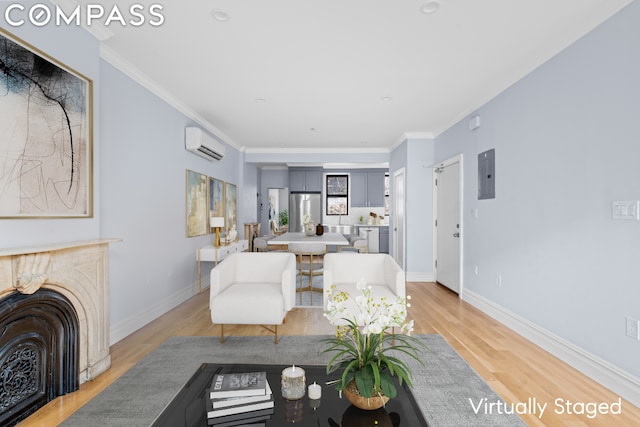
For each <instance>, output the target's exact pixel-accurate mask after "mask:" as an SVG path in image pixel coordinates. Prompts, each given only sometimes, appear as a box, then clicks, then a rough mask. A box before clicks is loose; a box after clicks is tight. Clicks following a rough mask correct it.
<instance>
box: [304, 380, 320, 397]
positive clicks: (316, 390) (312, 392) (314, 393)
mask: <svg viewBox="0 0 640 427" xmlns="http://www.w3.org/2000/svg"><path fill="white" fill-rule="evenodd" d="M307 395H308V396H309V399H314V400H317V399H320V398H321V397H322V387H320V384H316V382H315V381H314V382H313V384H310V385H309V390H308V392H307Z"/></svg>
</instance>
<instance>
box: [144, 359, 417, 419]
mask: <svg viewBox="0 0 640 427" xmlns="http://www.w3.org/2000/svg"><path fill="white" fill-rule="evenodd" d="M285 367H286V366H283V365H255V364H250V365H248V364H214V363H203V364H202V365H201V366H200V368H198V370H197V371H196V372H195V373H194V374H193V376H192V377H191V378H190V379H189V381H187V383H186V384H185V385H184V386H183V387H182V389H181V390H180V391H179V392H178V394H177V395H176V396H175V397H174V399H173V400H172V401H171V402H170V403H169V404H168V405H167V407H166V408H165V409H164V411H162V413H161V414H160V415H159V416H158V418H156V420H155V421H154V423H153V424H152V425H153V426H154V427H161V426H162V427H180V426H184V427H192V426H193V427H195V426H198V427H205V426H207V416H206V396H205V393H206V389H207V388H208V387H210V386H211V382H212V380H213V376H214V375H215V374H219V373H231V372H258V371H265V372H266V373H267V379H268V380H269V385H271V388H272V390H273V397H274V399H275V408H274V409H275V411H274V413H273V415H271V419H270V420H268V421H266V425H267V426H269V427H280V426H285V425H288V424H293V425H296V426H302V427H349V426H361V425H362V426H365V425H366V426H369V425H374V421H378V424H377V425H378V426H379V427H427V426H428V424H427V422H426V421H425V419H424V417H423V416H422V413H421V411H420V408H419V407H418V405H417V403H416V401H415V399H414V398H413V395H412V394H411V390H410V389H409V388H408V387H407V386H406V384H405V385H403V386H402V387H400V386H398V384H397V383H396V387H397V389H398V395H397V396H396V397H395V398H394V399H391V400H390V401H389V402H388V403H387V405H386V407H385V408H382V409H379V410H376V411H363V410H360V409H358V408H356V407H355V406H352V405H351V404H350V403H349V401H348V400H346V398H342V399H341V398H340V397H339V394H338V392H337V391H336V389H335V388H334V387H333V386H332V385H331V386H327V385H325V383H326V382H327V381H330V380H333V379H335V378H336V377H337V374H330V375H327V373H326V367H325V366H309V365H307V366H305V365H301V367H302V368H304V370H305V372H306V378H307V385H309V384H312V383H313V382H314V381H315V382H316V383H318V384H320V385H322V399H320V401H319V405H317V403H318V402H317V401H312V400H310V399H309V398H308V397H307V396H306V395H305V397H303V398H302V399H300V400H296V401H288V400H286V399H284V398H283V397H282V394H281V390H280V375H281V373H282V370H283V369H284V368H285ZM316 406H317V407H316Z"/></svg>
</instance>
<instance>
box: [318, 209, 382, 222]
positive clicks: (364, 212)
mask: <svg viewBox="0 0 640 427" xmlns="http://www.w3.org/2000/svg"><path fill="white" fill-rule="evenodd" d="M370 212H373V213H375V214H376V215H378V216H381V215H384V208H349V215H342V218H341V220H340V222H341V223H342V224H360V217H361V216H362V224H367V221H368V219H369V213H370ZM338 221H339V218H338V216H335V215H326V214H324V213H323V217H322V222H323V223H324V224H338ZM380 224H383V225H388V224H389V217H388V216H385V217H384V219H382V220H381V221H380Z"/></svg>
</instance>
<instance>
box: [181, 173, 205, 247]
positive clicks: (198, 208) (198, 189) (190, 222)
mask: <svg viewBox="0 0 640 427" xmlns="http://www.w3.org/2000/svg"><path fill="white" fill-rule="evenodd" d="M208 180H209V179H208V177H207V176H206V175H204V174H201V173H198V172H194V171H192V170H189V169H187V170H186V173H185V182H186V188H185V193H186V203H185V217H186V229H187V237H196V236H202V235H205V234H209V215H208V213H209V208H208V206H207V192H208Z"/></svg>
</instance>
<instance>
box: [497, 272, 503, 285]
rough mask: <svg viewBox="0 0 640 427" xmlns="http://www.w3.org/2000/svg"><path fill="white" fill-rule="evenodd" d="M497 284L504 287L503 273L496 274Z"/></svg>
mask: <svg viewBox="0 0 640 427" xmlns="http://www.w3.org/2000/svg"><path fill="white" fill-rule="evenodd" d="M496 285H498V287H499V288H501V287H502V274H497V275H496Z"/></svg>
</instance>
